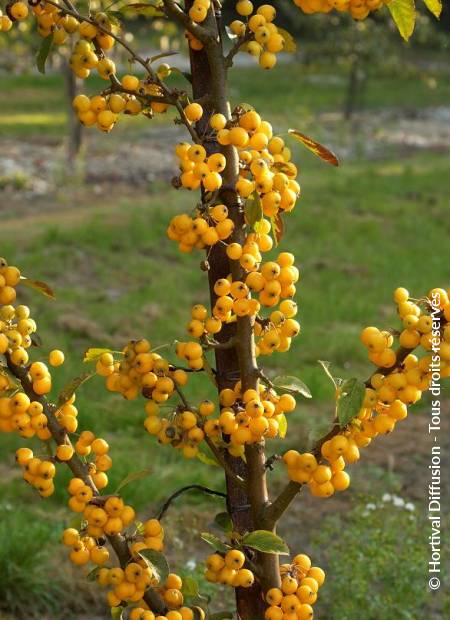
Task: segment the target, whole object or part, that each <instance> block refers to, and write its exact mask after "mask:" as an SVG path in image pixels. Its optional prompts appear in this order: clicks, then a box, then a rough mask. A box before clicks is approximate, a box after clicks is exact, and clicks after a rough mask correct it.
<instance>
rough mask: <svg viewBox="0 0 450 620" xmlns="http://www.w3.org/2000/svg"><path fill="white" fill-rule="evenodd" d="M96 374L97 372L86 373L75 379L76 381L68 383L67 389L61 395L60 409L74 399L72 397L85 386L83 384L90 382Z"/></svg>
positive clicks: (59, 400)
mask: <svg viewBox="0 0 450 620" xmlns="http://www.w3.org/2000/svg"><path fill="white" fill-rule="evenodd" d="M95 374H96V373H95V372H84V373H83V374H82V375H80V376H79V377H75V379H72V381H71V382H70V383H68V384H67V385H66V387H65V388H63V389H62V390H61V392H60V393H59V396H58V405H59V406H60V407H61V406H62V405H65V404H66V403H67V401H69V400H70V399H71V398H72V396H73V395H74V394H75V392H76V391H77V390H78V388H79V387H80V385H83V383H85V382H86V381H89V379H91V378H92V377H94V376H95Z"/></svg>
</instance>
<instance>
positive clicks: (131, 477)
mask: <svg viewBox="0 0 450 620" xmlns="http://www.w3.org/2000/svg"><path fill="white" fill-rule="evenodd" d="M151 471H152V470H151V469H141V470H140V471H134V472H131V474H128V476H125V478H124V479H123V480H122V482H120V483H119V486H118V487H117V489H116V490H115V491H114V495H116V494H117V493H118V492H119V491H120V490H121V489H123V487H126V486H127V484H130V483H131V482H135V481H136V480H142V478H146V477H147V476H148V475H150V474H151Z"/></svg>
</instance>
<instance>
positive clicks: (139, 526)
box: [134, 521, 145, 536]
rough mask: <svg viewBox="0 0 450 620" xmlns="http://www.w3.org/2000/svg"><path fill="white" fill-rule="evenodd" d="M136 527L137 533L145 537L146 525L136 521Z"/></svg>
mask: <svg viewBox="0 0 450 620" xmlns="http://www.w3.org/2000/svg"><path fill="white" fill-rule="evenodd" d="M134 526H135V528H136V532H137V533H138V534H139V535H140V536H143V535H144V529H145V528H144V524H143V523H142V521H135V522H134Z"/></svg>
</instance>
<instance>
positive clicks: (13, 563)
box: [0, 505, 64, 615]
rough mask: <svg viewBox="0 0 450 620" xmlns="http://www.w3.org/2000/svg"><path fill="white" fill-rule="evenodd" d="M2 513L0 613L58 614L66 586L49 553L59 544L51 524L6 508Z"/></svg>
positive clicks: (3, 506)
mask: <svg viewBox="0 0 450 620" xmlns="http://www.w3.org/2000/svg"><path fill="white" fill-rule="evenodd" d="M1 513H2V518H1V521H0V575H1V579H0V610H1V609H3V610H5V611H6V610H7V611H8V612H10V613H13V614H17V615H25V614H26V613H29V612H30V611H32V613H33V614H35V615H38V614H40V613H48V612H55V611H56V610H57V609H58V608H60V601H59V599H60V598H61V597H62V596H63V587H64V584H63V583H62V581H60V580H58V577H57V572H56V571H55V570H54V567H53V566H51V559H50V558H51V556H50V552H54V546H55V544H57V536H56V535H55V529H54V527H53V525H52V523H50V522H49V521H46V520H44V519H42V518H41V517H37V515H34V518H33V517H32V516H31V515H30V514H26V513H25V514H23V513H22V512H20V511H19V512H18V511H12V509H11V507H9V508H8V506H7V505H2V506H1ZM50 572H51V574H52V578H51V579H49V577H48V574H49V573H50ZM30 601H32V606H31V607H32V610H30ZM0 615H1V614H0Z"/></svg>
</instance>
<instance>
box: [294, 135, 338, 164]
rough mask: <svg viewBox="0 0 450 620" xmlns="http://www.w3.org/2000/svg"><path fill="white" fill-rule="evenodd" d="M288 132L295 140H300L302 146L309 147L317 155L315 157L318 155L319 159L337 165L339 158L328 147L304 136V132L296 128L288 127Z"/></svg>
mask: <svg viewBox="0 0 450 620" xmlns="http://www.w3.org/2000/svg"><path fill="white" fill-rule="evenodd" d="M288 133H289V135H290V136H292V137H293V138H294V139H295V140H297V142H300V143H301V144H303V146H306V148H307V149H309V150H310V151H311V152H312V153H314V155H317V157H320V159H322V160H323V161H326V162H327V164H331V165H332V166H339V159H338V158H337V157H336V155H335V154H334V153H333V151H330V149H328V148H327V147H326V146H323V144H320V142H317V140H313V138H310V137H309V136H305V134H304V133H301V132H300V131H297V129H289V131H288Z"/></svg>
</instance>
